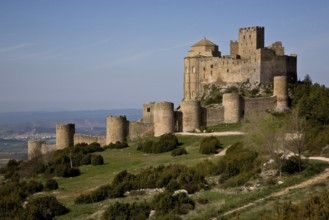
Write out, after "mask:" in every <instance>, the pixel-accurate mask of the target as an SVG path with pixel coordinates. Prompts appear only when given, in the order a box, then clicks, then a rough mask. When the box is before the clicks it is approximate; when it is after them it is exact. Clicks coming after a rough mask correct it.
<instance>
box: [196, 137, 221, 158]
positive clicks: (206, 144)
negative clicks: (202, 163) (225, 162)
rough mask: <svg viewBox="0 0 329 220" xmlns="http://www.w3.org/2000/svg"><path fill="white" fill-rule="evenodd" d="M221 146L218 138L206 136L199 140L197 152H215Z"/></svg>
mask: <svg viewBox="0 0 329 220" xmlns="http://www.w3.org/2000/svg"><path fill="white" fill-rule="evenodd" d="M219 148H221V144H220V142H219V140H218V139H217V138H216V137H214V136H211V137H206V138H204V139H203V140H202V141H201V144H200V148H199V152H200V153H202V154H213V153H217V150H218V149H219Z"/></svg>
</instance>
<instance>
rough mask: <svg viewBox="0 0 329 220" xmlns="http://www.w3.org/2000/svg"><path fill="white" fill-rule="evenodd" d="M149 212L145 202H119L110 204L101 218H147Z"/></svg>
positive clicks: (105, 219)
mask: <svg viewBox="0 0 329 220" xmlns="http://www.w3.org/2000/svg"><path fill="white" fill-rule="evenodd" d="M150 212H151V208H150V206H149V205H148V204H147V203H146V202H142V203H135V202H134V203H132V204H129V203H119V202H116V203H114V204H113V205H111V206H110V207H109V208H108V209H107V210H106V211H105V213H104V214H103V218H102V219H103V220H121V219H136V220H137V219H138V220H143V219H148V217H149V215H150Z"/></svg>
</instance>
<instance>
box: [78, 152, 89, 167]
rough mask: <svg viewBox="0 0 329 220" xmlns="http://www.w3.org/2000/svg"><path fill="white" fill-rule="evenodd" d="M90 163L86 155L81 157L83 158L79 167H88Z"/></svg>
mask: <svg viewBox="0 0 329 220" xmlns="http://www.w3.org/2000/svg"><path fill="white" fill-rule="evenodd" d="M90 163H91V155H90V154H86V155H84V156H83V158H82V159H81V160H80V166H81V165H89V164H90Z"/></svg>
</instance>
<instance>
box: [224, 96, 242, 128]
mask: <svg viewBox="0 0 329 220" xmlns="http://www.w3.org/2000/svg"><path fill="white" fill-rule="evenodd" d="M223 106H224V123H238V122H239V121H240V119H241V101H240V95H239V94H238V93H225V94H223Z"/></svg>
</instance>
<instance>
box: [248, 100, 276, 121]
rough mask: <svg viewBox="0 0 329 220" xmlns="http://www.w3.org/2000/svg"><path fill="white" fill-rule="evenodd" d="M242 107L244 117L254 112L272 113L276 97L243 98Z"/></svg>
mask: <svg viewBox="0 0 329 220" xmlns="http://www.w3.org/2000/svg"><path fill="white" fill-rule="evenodd" d="M243 106H244V107H243V110H242V111H243V115H244V117H248V116H250V115H252V114H253V113H255V112H266V111H273V110H274V109H275V107H276V97H274V96H272V97H263V98H244V99H243Z"/></svg>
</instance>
